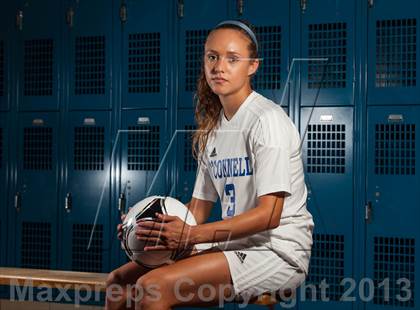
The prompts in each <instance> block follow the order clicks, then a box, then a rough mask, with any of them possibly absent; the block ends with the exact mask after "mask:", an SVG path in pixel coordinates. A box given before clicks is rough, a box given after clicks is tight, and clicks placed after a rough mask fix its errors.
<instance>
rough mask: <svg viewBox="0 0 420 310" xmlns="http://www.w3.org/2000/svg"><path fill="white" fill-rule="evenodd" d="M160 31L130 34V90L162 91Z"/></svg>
mask: <svg viewBox="0 0 420 310" xmlns="http://www.w3.org/2000/svg"><path fill="white" fill-rule="evenodd" d="M160 60H161V59H160V33H159V32H154V33H136V34H130V35H129V36H128V92H129V93H158V92H159V91H160Z"/></svg>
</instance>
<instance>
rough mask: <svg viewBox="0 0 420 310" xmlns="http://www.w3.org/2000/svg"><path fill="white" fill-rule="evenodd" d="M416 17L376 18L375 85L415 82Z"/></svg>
mask: <svg viewBox="0 0 420 310" xmlns="http://www.w3.org/2000/svg"><path fill="white" fill-rule="evenodd" d="M416 28H417V20H416V19H414V18H413V19H393V20H378V21H376V79H375V85H376V87H378V88H379V87H380V88H382V87H414V86H416V74H417V72H416V64H417V60H416V54H417V52H416V48H417V47H416V45H417V44H416V35H417V33H416V32H417V30H416Z"/></svg>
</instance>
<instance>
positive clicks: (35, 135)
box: [23, 127, 53, 170]
mask: <svg viewBox="0 0 420 310" xmlns="http://www.w3.org/2000/svg"><path fill="white" fill-rule="evenodd" d="M52 138H53V131H52V128H49V127H42V128H41V127H39V128H38V127H28V128H24V136H23V169H25V170H52V145H53V143H52Z"/></svg>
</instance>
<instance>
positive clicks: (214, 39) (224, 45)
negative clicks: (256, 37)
mask: <svg viewBox="0 0 420 310" xmlns="http://www.w3.org/2000/svg"><path fill="white" fill-rule="evenodd" d="M249 44H250V39H249V38H248V37H247V36H246V35H245V34H243V33H242V32H240V31H238V30H235V29H217V30H215V31H213V32H211V33H210V35H209V36H208V38H207V41H206V44H205V48H204V72H205V76H206V80H207V83H208V84H209V86H210V88H211V90H212V91H213V92H214V93H215V94H216V95H219V96H228V95H231V94H235V93H237V92H239V91H241V90H242V89H244V88H250V76H251V75H252V74H254V73H255V72H256V71H257V69H258V60H249V57H250V55H249V50H248V45H249ZM244 58H245V59H244Z"/></svg>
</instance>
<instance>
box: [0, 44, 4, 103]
mask: <svg viewBox="0 0 420 310" xmlns="http://www.w3.org/2000/svg"><path fill="white" fill-rule="evenodd" d="M0 96H4V41H0Z"/></svg>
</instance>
